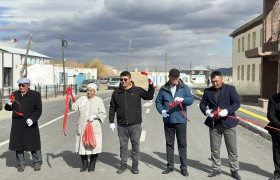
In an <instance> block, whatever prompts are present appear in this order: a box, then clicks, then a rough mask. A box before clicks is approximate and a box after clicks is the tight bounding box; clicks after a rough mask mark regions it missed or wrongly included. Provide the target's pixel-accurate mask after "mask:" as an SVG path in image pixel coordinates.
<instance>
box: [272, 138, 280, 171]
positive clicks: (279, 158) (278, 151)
mask: <svg viewBox="0 0 280 180" xmlns="http://www.w3.org/2000/svg"><path fill="white" fill-rule="evenodd" d="M271 138H272V152H273V162H274V167H275V171H274V174H275V175H278V176H280V138H279V136H277V135H276V134H271Z"/></svg>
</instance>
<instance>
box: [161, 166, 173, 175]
mask: <svg viewBox="0 0 280 180" xmlns="http://www.w3.org/2000/svg"><path fill="white" fill-rule="evenodd" d="M173 171H174V168H173V167H168V168H167V169H166V170H164V171H162V174H168V173H170V172H173Z"/></svg>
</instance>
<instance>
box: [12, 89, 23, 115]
mask: <svg viewBox="0 0 280 180" xmlns="http://www.w3.org/2000/svg"><path fill="white" fill-rule="evenodd" d="M9 99H10V101H11V102H12V105H11V108H12V109H13V104H14V102H16V103H18V105H19V106H20V107H21V105H20V103H19V102H18V101H17V100H16V98H15V95H14V93H12V94H11V95H10V97H9ZM13 111H14V112H15V113H16V114H17V115H20V116H23V114H22V113H19V112H17V111H15V110H13Z"/></svg>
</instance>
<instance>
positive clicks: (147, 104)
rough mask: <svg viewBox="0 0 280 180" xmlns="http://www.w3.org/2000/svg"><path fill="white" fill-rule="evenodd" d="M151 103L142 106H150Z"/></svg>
mask: <svg viewBox="0 0 280 180" xmlns="http://www.w3.org/2000/svg"><path fill="white" fill-rule="evenodd" d="M152 104H153V103H145V104H144V105H143V106H151V105H152Z"/></svg>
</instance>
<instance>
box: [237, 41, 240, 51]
mask: <svg viewBox="0 0 280 180" xmlns="http://www.w3.org/2000/svg"><path fill="white" fill-rule="evenodd" d="M237 49H238V52H239V53H240V38H239V39H238V48H237Z"/></svg>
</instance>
